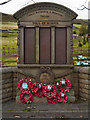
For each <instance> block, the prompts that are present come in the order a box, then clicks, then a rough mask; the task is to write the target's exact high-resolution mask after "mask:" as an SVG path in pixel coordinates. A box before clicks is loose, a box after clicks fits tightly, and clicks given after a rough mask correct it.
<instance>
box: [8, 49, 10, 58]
mask: <svg viewBox="0 0 90 120" xmlns="http://www.w3.org/2000/svg"><path fill="white" fill-rule="evenodd" d="M8 56H10V48H9V47H8Z"/></svg>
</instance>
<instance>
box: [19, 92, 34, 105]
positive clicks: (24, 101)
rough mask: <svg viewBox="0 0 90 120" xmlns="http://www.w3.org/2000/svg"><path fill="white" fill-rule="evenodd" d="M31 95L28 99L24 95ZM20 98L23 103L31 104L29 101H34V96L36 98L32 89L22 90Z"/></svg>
mask: <svg viewBox="0 0 90 120" xmlns="http://www.w3.org/2000/svg"><path fill="white" fill-rule="evenodd" d="M26 94H27V95H29V98H28V99H26V98H25V97H24V96H25V95H26ZM19 97H20V100H21V102H22V103H24V104H29V103H31V102H32V101H33V98H34V96H33V94H32V93H31V91H22V92H21V93H20V96H19Z"/></svg>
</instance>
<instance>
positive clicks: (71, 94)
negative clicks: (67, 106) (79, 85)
mask: <svg viewBox="0 0 90 120" xmlns="http://www.w3.org/2000/svg"><path fill="white" fill-rule="evenodd" d="M67 97H68V102H72V103H73V102H75V100H76V98H75V93H74V90H73V89H71V90H70V91H69V92H68V93H67Z"/></svg>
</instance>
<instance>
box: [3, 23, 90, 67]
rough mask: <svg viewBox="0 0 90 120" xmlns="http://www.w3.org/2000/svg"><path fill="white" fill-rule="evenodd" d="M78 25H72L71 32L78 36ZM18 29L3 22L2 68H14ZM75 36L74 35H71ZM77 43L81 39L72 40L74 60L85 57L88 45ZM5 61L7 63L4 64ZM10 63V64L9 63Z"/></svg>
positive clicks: (14, 24) (15, 25)
mask: <svg viewBox="0 0 90 120" xmlns="http://www.w3.org/2000/svg"><path fill="white" fill-rule="evenodd" d="M80 26H81V25H80V24H74V25H73V31H76V33H77V34H79V28H80ZM17 29H18V27H17V23H16V22H3V24H2V50H3V56H2V63H3V66H16V65H17V62H16V58H17V48H18V46H17V33H18V30H17ZM73 36H75V34H74V35H73ZM79 41H80V42H81V43H83V37H82V38H81V37H78V39H77V38H73V53H74V55H73V58H74V59H76V58H77V56H78V54H81V53H85V56H87V53H88V44H89V42H87V39H86V44H85V45H84V44H83V45H82V47H79ZM75 53H76V54H75ZM6 61H7V62H6ZM10 61H12V62H10Z"/></svg>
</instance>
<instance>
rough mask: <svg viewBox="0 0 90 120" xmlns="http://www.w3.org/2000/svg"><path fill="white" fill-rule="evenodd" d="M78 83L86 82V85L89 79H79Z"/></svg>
mask: <svg viewBox="0 0 90 120" xmlns="http://www.w3.org/2000/svg"><path fill="white" fill-rule="evenodd" d="M79 83H83V84H86V85H90V81H88V80H84V79H79Z"/></svg>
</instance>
